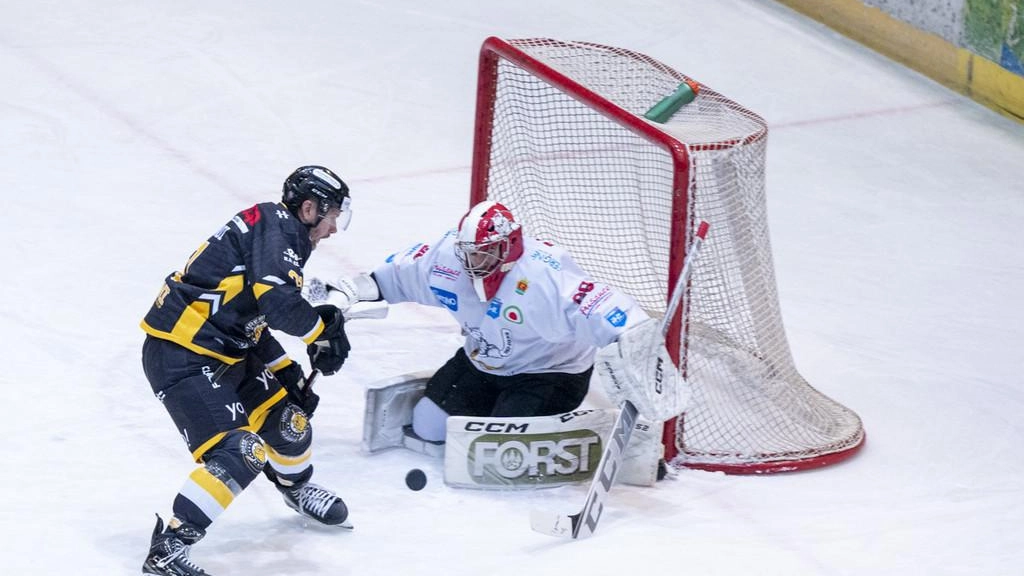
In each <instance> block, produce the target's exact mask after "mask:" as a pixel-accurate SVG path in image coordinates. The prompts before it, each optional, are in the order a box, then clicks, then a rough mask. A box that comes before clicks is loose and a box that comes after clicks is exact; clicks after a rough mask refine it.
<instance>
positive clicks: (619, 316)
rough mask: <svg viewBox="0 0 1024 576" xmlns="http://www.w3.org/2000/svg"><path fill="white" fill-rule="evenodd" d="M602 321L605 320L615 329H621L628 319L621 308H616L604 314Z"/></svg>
mask: <svg viewBox="0 0 1024 576" xmlns="http://www.w3.org/2000/svg"><path fill="white" fill-rule="evenodd" d="M604 319H605V320H607V321H608V323H609V324H611V325H612V326H615V327H616V328H622V327H623V326H625V325H626V320H628V319H629V317H628V316H627V315H626V313H625V312H624V311H623V310H622V309H621V308H619V307H618V306H616V307H615V308H613V309H612V311H611V312H609V313H607V314H605V316H604Z"/></svg>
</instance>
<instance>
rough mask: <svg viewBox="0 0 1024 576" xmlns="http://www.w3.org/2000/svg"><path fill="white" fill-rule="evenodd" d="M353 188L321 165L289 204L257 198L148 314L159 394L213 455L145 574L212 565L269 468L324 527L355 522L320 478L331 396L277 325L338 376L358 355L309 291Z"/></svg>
mask: <svg viewBox="0 0 1024 576" xmlns="http://www.w3.org/2000/svg"><path fill="white" fill-rule="evenodd" d="M349 203H350V200H349V191H348V187H347V186H346V185H345V183H344V182H342V180H341V179H340V178H339V177H338V176H337V175H335V174H334V173H333V172H331V171H330V170H328V169H326V168H323V167H320V166H305V167H302V168H299V169H298V170H296V171H295V172H294V173H292V174H291V175H290V176H288V178H287V179H286V180H285V183H284V190H283V196H282V199H281V202H279V203H277V202H266V203H262V204H256V205H255V206H252V207H251V208H247V209H245V210H243V211H241V212H239V213H238V214H237V215H235V216H234V217H233V218H231V220H230V221H229V222H228V223H227V224H225V225H224V227H222V228H221V229H220V230H218V231H217V232H216V233H215V234H214V235H213V236H211V237H210V238H209V239H208V240H206V241H205V242H203V243H202V244H201V245H200V246H199V248H198V249H196V251H195V252H194V253H193V254H192V256H191V257H190V258H189V259H188V261H187V262H186V264H185V267H184V268H183V269H182V270H181V271H180V272H174V273H173V274H171V275H170V276H168V277H167V279H166V280H165V281H164V285H163V287H162V288H161V290H160V293H159V294H158V295H157V298H156V301H155V302H154V303H153V306H152V308H151V309H150V310H149V313H148V314H146V317H145V319H144V320H143V321H142V329H143V330H145V332H146V340H145V343H144V345H143V348H142V363H143V369H144V371H145V373H146V378H147V379H148V380H149V382H150V385H151V386H152V388H153V392H154V393H155V394H156V397H157V398H158V399H159V400H160V401H161V402H162V403H163V405H164V408H166V409H167V411H168V412H169V413H170V415H171V419H172V420H173V421H174V425H175V427H176V428H177V430H178V432H179V433H180V434H181V435H182V438H183V439H184V440H185V444H186V445H187V446H188V450H189V451H190V452H191V453H192V458H193V459H195V461H196V463H198V464H199V465H200V466H199V467H198V468H196V469H195V470H194V471H193V472H192V473H191V474H190V475H189V477H188V479H187V480H186V481H185V484H184V486H183V487H182V488H181V490H180V491H179V492H178V495H177V496H176V497H175V498H174V502H173V505H172V510H173V516H172V517H171V518H170V519H169V520H168V522H167V526H166V528H165V527H164V526H163V521H162V520H161V519H160V517H159V516H158V517H157V524H156V529H155V530H154V532H153V538H152V543H151V546H150V551H149V554H148V556H147V557H146V560H145V563H144V565H143V568H142V572H143V574H161V575H173V576H185V575H187V576H195V575H204V574H207V572H205V571H203V570H202V569H200V568H198V567H197V566H196V565H195V564H193V563H192V562H191V560H190V559H189V548H190V546H191V545H192V544H194V543H195V542H197V541H198V540H199V539H200V538H202V537H203V536H204V535H205V533H206V530H207V528H208V527H209V526H210V524H211V523H212V522H213V521H214V520H215V519H216V518H217V516H218V515H219V514H220V513H221V512H223V511H224V509H225V508H227V506H228V505H229V504H230V503H231V501H232V500H233V499H234V498H235V497H236V496H238V494H239V493H240V492H241V491H242V490H244V489H245V487H246V486H248V485H249V483H250V482H252V481H253V480H254V479H255V478H256V477H257V476H259V474H260V472H263V473H265V475H266V476H267V477H268V478H269V479H270V480H271V481H272V482H273V483H274V485H275V486H276V487H277V489H278V490H280V491H281V494H282V495H283V497H284V501H285V503H286V504H287V505H288V506H289V507H291V508H293V509H294V510H296V511H297V512H299V513H300V514H302V515H304V516H307V517H309V518H312V519H314V520H317V521H318V522H321V523H323V524H328V525H337V526H341V527H346V528H350V527H351V525H350V524H349V523H348V509H347V508H346V506H345V503H344V502H343V501H342V500H341V498H338V497H337V496H336V495H335V493H334V492H331V491H330V490H327V489H325V488H323V487H321V486H318V485H316V484H313V483H312V482H310V477H311V476H312V474H313V467H312V465H311V464H310V455H311V441H312V430H311V428H310V426H309V420H308V419H309V417H310V416H312V413H313V410H314V409H315V408H316V405H317V402H318V401H319V398H318V397H317V395H316V394H315V393H314V392H313V390H312V389H310V387H308V386H307V385H306V382H307V380H306V378H305V376H304V373H303V369H302V367H301V366H300V365H299V364H298V363H297V362H295V361H293V360H291V359H290V358H289V357H288V356H287V354H285V352H284V349H283V348H282V347H281V344H280V343H279V342H277V341H276V340H275V339H274V337H273V336H272V334H271V332H270V330H268V329H267V328H268V327H269V328H273V329H275V330H279V331H281V332H284V333H287V334H290V335H293V336H297V337H299V338H302V340H303V341H304V342H305V343H306V344H307V351H308V353H309V357H310V362H311V364H312V366H313V368H314V369H316V370H319V371H320V372H322V373H323V374H326V375H330V374H333V373H334V372H336V371H337V370H339V369H340V368H341V366H342V364H343V363H344V362H345V359H346V357H347V356H348V352H349V343H348V339H347V337H346V336H345V325H344V318H343V316H342V314H341V313H340V312H339V311H338V309H337V308H335V307H334V306H330V305H322V306H317V307H313V306H311V305H310V304H309V303H308V302H306V300H304V299H303V298H302V296H301V289H302V282H303V274H302V269H303V266H304V264H305V263H306V261H307V259H308V258H309V256H310V254H311V253H312V251H313V248H315V247H316V245H317V243H318V242H319V241H321V240H324V239H326V238H328V237H330V236H331V235H332V234H334V233H335V232H337V231H338V230H339V229H341V230H344V229H345V228H346V227H347V225H348V221H349V219H350V218H351V210H350V206H349Z"/></svg>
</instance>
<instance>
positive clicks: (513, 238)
mask: <svg viewBox="0 0 1024 576" xmlns="http://www.w3.org/2000/svg"><path fill="white" fill-rule="evenodd" d="M455 255H456V256H458V258H459V261H460V262H462V267H463V269H465V271H466V274H467V275H468V276H469V277H470V278H471V279H472V280H473V287H474V288H475V289H476V293H477V296H479V297H480V300H481V301H485V302H486V301H487V300H490V299H491V298H493V297H494V295H495V293H497V292H498V287H499V286H501V281H502V280H503V279H504V278H505V274H506V273H508V271H509V270H511V269H512V266H513V265H514V264H515V261H516V260H518V259H519V257H520V256H522V255H523V230H522V226H520V225H519V223H518V222H516V221H515V218H514V217H513V216H512V212H510V211H509V209H508V208H506V207H505V206H503V205H502V204H500V203H498V202H494V201H491V200H485V201H484V202H481V203H479V204H477V205H476V206H473V207H472V208H470V209H469V212H467V213H466V215H465V216H463V217H462V221H461V222H459V233H458V236H457V237H456V239H455Z"/></svg>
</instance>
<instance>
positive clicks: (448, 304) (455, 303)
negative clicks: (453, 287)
mask: <svg viewBox="0 0 1024 576" xmlns="http://www.w3.org/2000/svg"><path fill="white" fill-rule="evenodd" d="M430 291H431V292H433V293H434V296H435V297H437V301H438V302H440V303H441V305H442V306H444V307H445V308H447V309H449V310H451V311H452V312H457V311H458V310H459V296H458V295H457V294H455V293H453V292H449V291H447V290H442V289H440V288H436V287H434V286H431V287H430Z"/></svg>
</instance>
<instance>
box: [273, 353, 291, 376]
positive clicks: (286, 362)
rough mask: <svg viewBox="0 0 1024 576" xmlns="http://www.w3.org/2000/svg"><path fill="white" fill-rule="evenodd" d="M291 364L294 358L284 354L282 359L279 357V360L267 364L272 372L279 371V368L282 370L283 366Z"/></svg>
mask: <svg viewBox="0 0 1024 576" xmlns="http://www.w3.org/2000/svg"><path fill="white" fill-rule="evenodd" d="M291 365H292V359H291V358H289V357H288V356H282V357H281V358H280V359H278V361H277V362H274V363H273V364H271V365H269V366H267V368H269V369H270V371H271V372H277V371H279V370H281V369H283V368H287V367H288V366H291Z"/></svg>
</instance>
